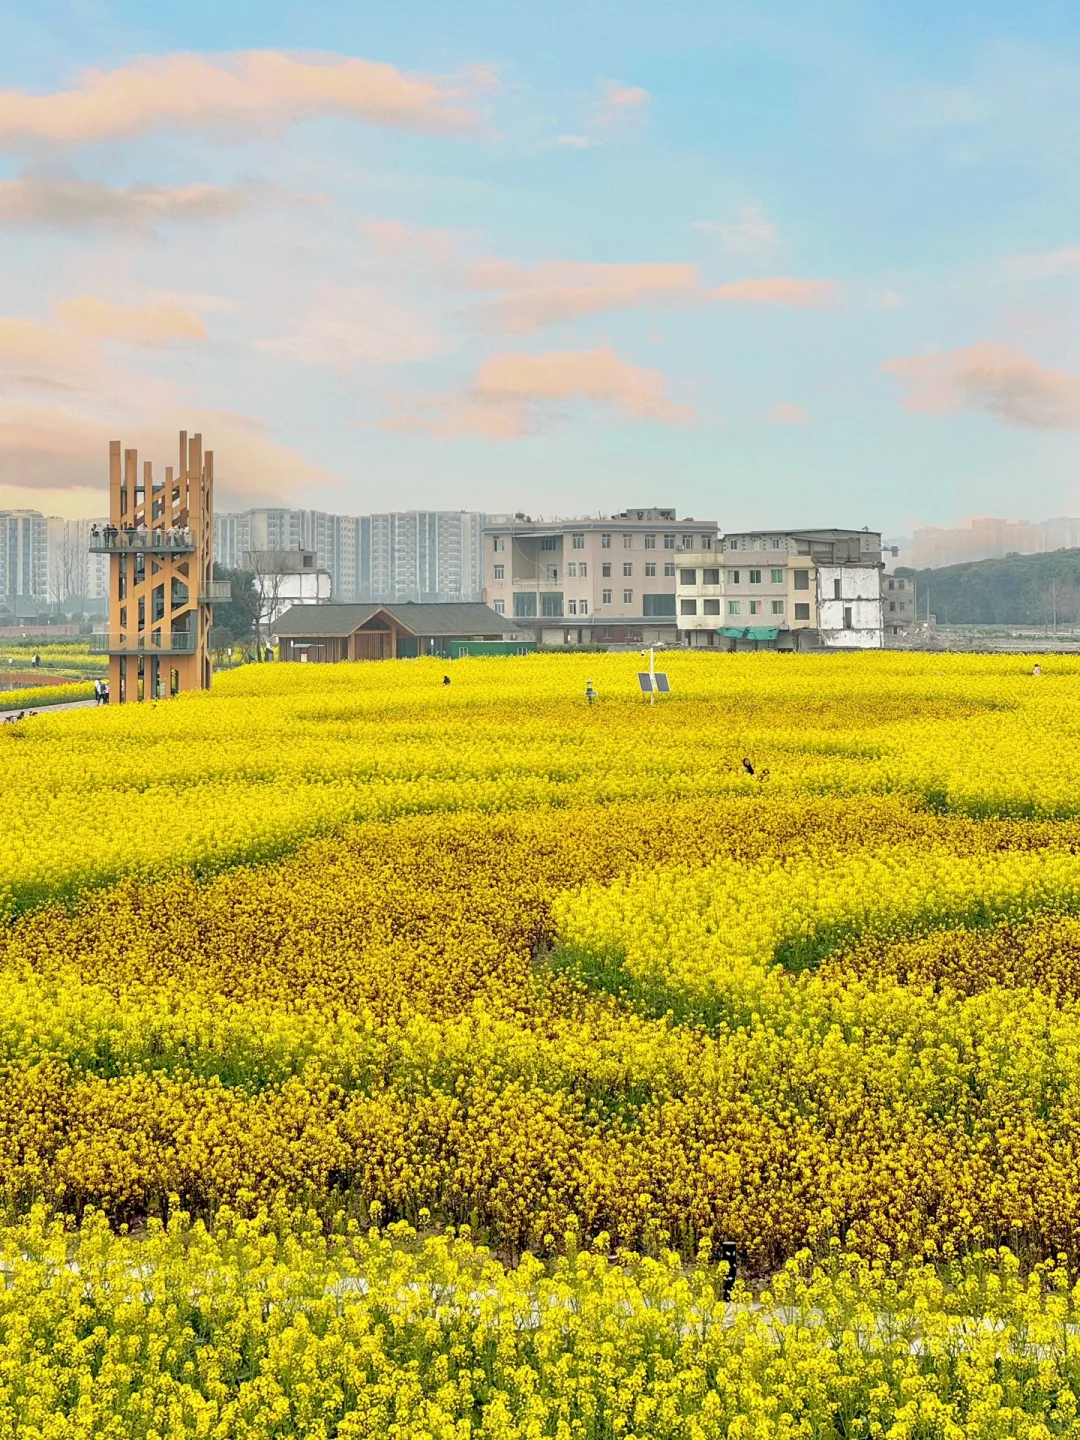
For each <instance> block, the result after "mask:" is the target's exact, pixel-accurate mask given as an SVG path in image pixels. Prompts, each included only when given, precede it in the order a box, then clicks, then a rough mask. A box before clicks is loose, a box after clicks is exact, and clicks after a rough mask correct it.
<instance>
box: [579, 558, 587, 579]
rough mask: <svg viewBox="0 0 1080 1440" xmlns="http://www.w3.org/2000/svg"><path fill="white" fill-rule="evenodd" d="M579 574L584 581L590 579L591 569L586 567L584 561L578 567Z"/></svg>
mask: <svg viewBox="0 0 1080 1440" xmlns="http://www.w3.org/2000/svg"><path fill="white" fill-rule="evenodd" d="M577 573H578V574H579V575H580V576H581V578H582V580H587V579H588V577H589V567H588V565H586V563H585V561H584V560H582V562H581V564H580V565H579V566H578V567H577Z"/></svg>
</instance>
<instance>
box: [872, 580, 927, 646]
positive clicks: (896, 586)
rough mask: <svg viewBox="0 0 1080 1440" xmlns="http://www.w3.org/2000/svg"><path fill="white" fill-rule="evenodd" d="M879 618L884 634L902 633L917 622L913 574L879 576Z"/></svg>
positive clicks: (917, 613) (916, 598)
mask: <svg viewBox="0 0 1080 1440" xmlns="http://www.w3.org/2000/svg"><path fill="white" fill-rule="evenodd" d="M881 618H882V623H883V624H884V627H885V634H886V635H903V634H905V633H906V632H907V631H909V630H911V629H913V628H914V627H915V626H916V625H917V624H918V620H919V605H918V596H917V593H916V590H915V577H914V576H913V575H883V576H882V577H881Z"/></svg>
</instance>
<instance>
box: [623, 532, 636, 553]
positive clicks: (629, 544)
mask: <svg viewBox="0 0 1080 1440" xmlns="http://www.w3.org/2000/svg"><path fill="white" fill-rule="evenodd" d="M622 548H623V549H624V550H632V549H633V548H634V537H633V535H624V536H623V537H622Z"/></svg>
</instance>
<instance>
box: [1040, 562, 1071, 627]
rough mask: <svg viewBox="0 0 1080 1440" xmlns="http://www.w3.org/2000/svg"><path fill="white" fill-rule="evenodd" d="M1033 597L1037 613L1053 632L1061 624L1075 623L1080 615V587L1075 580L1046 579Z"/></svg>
mask: <svg viewBox="0 0 1080 1440" xmlns="http://www.w3.org/2000/svg"><path fill="white" fill-rule="evenodd" d="M1033 599H1034V602H1035V603H1034V609H1035V613H1036V614H1037V615H1038V617H1039V619H1040V620H1042V621H1043V623H1044V624H1045V625H1047V626H1049V627H1050V629H1051V631H1052V632H1053V633H1056V632H1057V629H1058V626H1059V625H1075V624H1076V621H1077V618H1078V617H1080V589H1078V587H1077V585H1076V582H1075V581H1073V580H1060V579H1058V578H1057V577H1056V576H1055V577H1053V578H1051V579H1049V580H1045V581H1043V583H1042V584H1041V585H1040V586H1038V588H1037V590H1036V592H1035V595H1034V596H1033Z"/></svg>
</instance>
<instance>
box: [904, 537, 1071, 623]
mask: <svg viewBox="0 0 1080 1440" xmlns="http://www.w3.org/2000/svg"><path fill="white" fill-rule="evenodd" d="M896 573H897V575H910V576H913V577H914V578H915V582H916V593H917V596H918V610H919V615H920V617H924V616H925V615H926V614H927V610H929V613H930V614H931V615H934V616H936V618H937V622H938V624H939V625H1046V626H1051V627H1053V626H1060V625H1075V624H1077V623H1080V550H1052V551H1050V552H1049V553H1048V554H1045V555H1005V556H1003V557H1002V558H1001V559H997V560H969V561H966V562H965V563H964V564H962V565H943V566H942V567H941V568H940V569H937V570H912V569H910V568H909V567H907V566H898V567H897V570H896Z"/></svg>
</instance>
